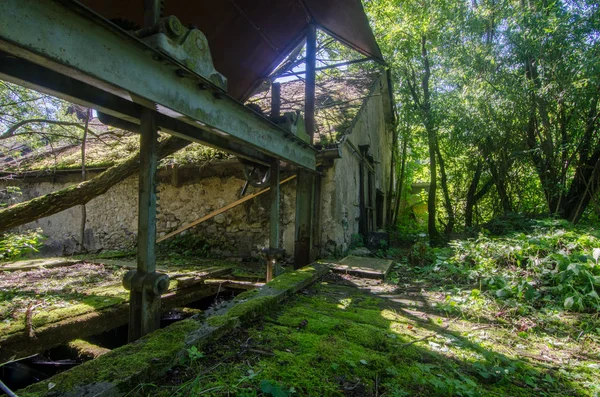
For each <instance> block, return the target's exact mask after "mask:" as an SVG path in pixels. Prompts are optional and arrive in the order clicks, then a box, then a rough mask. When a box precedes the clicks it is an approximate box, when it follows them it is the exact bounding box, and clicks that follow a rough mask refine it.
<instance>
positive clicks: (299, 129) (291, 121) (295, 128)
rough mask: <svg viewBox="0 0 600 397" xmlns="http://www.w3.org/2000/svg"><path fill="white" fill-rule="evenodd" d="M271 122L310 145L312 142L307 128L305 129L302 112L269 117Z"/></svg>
mask: <svg viewBox="0 0 600 397" xmlns="http://www.w3.org/2000/svg"><path fill="white" fill-rule="evenodd" d="M269 120H271V121H272V122H274V123H275V124H277V125H278V126H279V127H281V128H283V129H284V130H286V131H288V132H291V133H292V134H294V135H296V136H297V137H298V138H300V139H301V140H303V141H304V142H306V143H308V142H309V141H310V138H309V136H308V134H307V133H306V128H305V127H304V118H303V117H302V115H301V114H300V112H286V113H284V114H283V116H271V117H269Z"/></svg>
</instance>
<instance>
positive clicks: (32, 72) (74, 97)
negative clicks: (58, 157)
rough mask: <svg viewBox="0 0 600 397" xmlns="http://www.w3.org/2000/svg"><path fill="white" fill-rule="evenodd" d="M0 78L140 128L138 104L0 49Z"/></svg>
mask: <svg viewBox="0 0 600 397" xmlns="http://www.w3.org/2000/svg"><path fill="white" fill-rule="evenodd" d="M0 79H1V80H6V81H10V82H13V83H15V84H18V85H21V86H23V87H27V88H31V89H33V90H36V91H39V92H44V93H46V94H49V95H53V96H56V97H62V98H63V99H65V100H68V101H71V102H79V103H80V104H82V105H84V106H86V107H90V108H94V109H96V110H98V111H100V112H102V113H105V114H107V115H110V116H112V117H115V118H116V119H118V120H123V121H125V122H126V123H130V124H129V125H127V124H121V126H120V127H118V128H122V129H126V130H129V131H134V132H139V130H140V127H139V124H140V118H141V116H140V114H141V111H142V109H144V107H142V106H141V105H138V104H136V103H133V102H130V101H127V100H125V99H123V98H121V97H118V96H116V95H114V94H111V93H109V92H106V91H102V90H100V89H98V88H96V87H93V86H91V85H89V84H86V83H84V82H81V81H78V80H75V79H72V78H70V77H68V76H65V75H62V74H60V73H57V72H55V71H52V70H49V69H45V68H43V67H41V66H39V65H36V64H34V63H32V62H29V61H27V60H24V59H19V58H15V57H13V56H11V55H8V54H6V53H2V52H0ZM157 124H158V125H159V126H160V130H161V131H164V132H168V133H170V134H172V135H176V136H179V137H180V138H184V139H188V140H191V141H193V142H198V143H201V144H203V145H205V146H210V147H213V148H215V149H220V150H224V151H226V152H228V153H231V154H234V155H236V156H238V157H242V158H245V159H248V160H252V161H254V162H256V163H259V164H263V165H269V164H270V162H271V159H270V158H269V157H268V156H266V155H265V154H264V153H262V152H259V151H258V150H255V149H252V148H251V147H249V146H247V145H244V144H243V143H240V142H236V141H232V140H230V139H227V137H224V136H222V135H217V134H213V133H210V132H208V131H206V130H204V129H201V128H200V127H199V126H194V125H191V124H188V123H185V122H183V121H180V120H177V119H173V118H170V117H168V116H164V115H161V114H158V115H157Z"/></svg>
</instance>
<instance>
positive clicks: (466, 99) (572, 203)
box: [365, 0, 600, 227]
mask: <svg viewBox="0 0 600 397" xmlns="http://www.w3.org/2000/svg"><path fill="white" fill-rule="evenodd" d="M365 9H366V11H367V13H368V14H369V16H370V18H371V21H372V24H373V26H374V32H375V34H376V37H377V39H378V42H379V44H380V47H381V49H382V51H383V53H384V55H385V56H386V60H387V61H388V63H389V64H390V66H391V68H392V73H393V76H394V82H395V90H396V91H395V95H396V100H397V103H398V105H397V106H398V110H399V126H400V130H401V131H402V133H401V135H402V136H403V139H405V138H406V137H407V138H408V139H409V141H410V142H411V143H410V145H409V146H410V154H409V156H411V157H410V159H409V161H408V163H409V165H410V166H411V167H415V169H416V170H417V171H416V174H415V175H407V177H406V182H405V183H406V186H405V188H404V191H405V192H406V191H407V190H408V191H410V186H411V182H412V181H415V180H421V181H423V182H426V181H427V180H428V179H429V176H428V175H427V172H426V171H427V169H428V168H430V167H429V163H430V159H431V154H430V153H428V152H427V146H429V147H431V148H432V149H439V153H438V155H437V161H438V165H437V167H436V169H437V170H438V174H437V182H438V186H437V189H438V192H437V193H438V199H437V200H436V202H435V204H436V207H437V212H438V214H439V216H436V217H435V220H436V222H437V223H438V226H440V225H441V226H446V225H448V224H449V223H450V221H451V220H452V218H454V220H455V221H456V224H457V226H460V225H464V224H465V223H466V221H467V219H466V218H467V212H469V214H470V216H471V218H472V219H470V221H469V222H470V223H471V225H466V226H467V227H472V226H477V225H481V224H484V223H486V222H488V221H489V220H491V219H494V218H497V217H498V216H500V215H503V214H506V213H510V212H518V213H526V214H537V215H544V216H546V215H547V214H549V213H550V214H557V215H558V216H561V217H564V218H566V219H569V220H572V221H577V220H578V218H577V217H576V216H574V214H575V215H577V214H579V213H580V212H582V211H583V210H584V209H585V208H586V206H587V205H588V201H590V202H591V204H590V206H593V208H588V210H587V212H584V215H585V216H587V217H588V219H595V220H597V219H598V213H599V212H598V202H600V200H599V199H600V197H599V194H600V189H598V186H600V183H599V182H600V179H599V178H600V173H598V172H597V170H596V171H592V170H593V169H594V167H596V164H597V159H598V157H599V156H600V140H598V133H599V130H598V123H597V119H598V114H599V110H598V101H599V98H600V90H599V89H598V87H599V86H600V79H599V77H598V76H600V73H599V71H600V69H599V65H600V62H598V60H599V54H600V52H599V49H600V40H599V37H600V36H599V34H598V32H599V31H600V26H599V25H598V18H597V14H598V8H597V4H596V2H591V1H580V2H550V3H547V2H540V1H533V2H514V1H507V0H501V1H487V0H486V1H478V2H472V1H454V2H449V1H433V0H425V1H421V0H418V1H417V0H409V1H399V0H374V1H369V2H366V4H365ZM432 137H434V138H435V140H434V139H430V138H432ZM403 139H401V140H400V142H402V140H403ZM436 145H437V148H436V147H435V146H436ZM415 157H416V158H415ZM442 159H443V160H444V168H445V173H446V176H447V189H444V187H443V186H441V181H442V179H441V171H442V169H441V165H440V160H442ZM409 174H410V173H409ZM588 189H589V192H588ZM471 190H472V191H471ZM584 191H585V192H586V193H584ZM469 192H470V193H471V197H470V198H471V200H469V195H468V193H469ZM442 193H445V194H442ZM589 193H591V194H589ZM590 196H593V197H594V198H593V199H591V200H590ZM448 202H449V203H448ZM467 206H469V208H467Z"/></svg>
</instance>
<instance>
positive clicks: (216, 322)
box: [206, 315, 233, 327]
mask: <svg viewBox="0 0 600 397" xmlns="http://www.w3.org/2000/svg"><path fill="white" fill-rule="evenodd" d="M232 318H233V317H232V316H226V315H223V316H211V317H209V318H208V319H206V324H208V325H210V326H211V327H223V326H225V325H226V324H228V323H230V322H231V321H232Z"/></svg>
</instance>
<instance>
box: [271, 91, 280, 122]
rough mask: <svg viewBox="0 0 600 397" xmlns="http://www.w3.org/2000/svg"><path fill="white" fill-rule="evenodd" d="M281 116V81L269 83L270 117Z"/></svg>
mask: <svg viewBox="0 0 600 397" xmlns="http://www.w3.org/2000/svg"><path fill="white" fill-rule="evenodd" d="M280 116H281V83H272V84H271V117H272V118H276V117H280Z"/></svg>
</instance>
